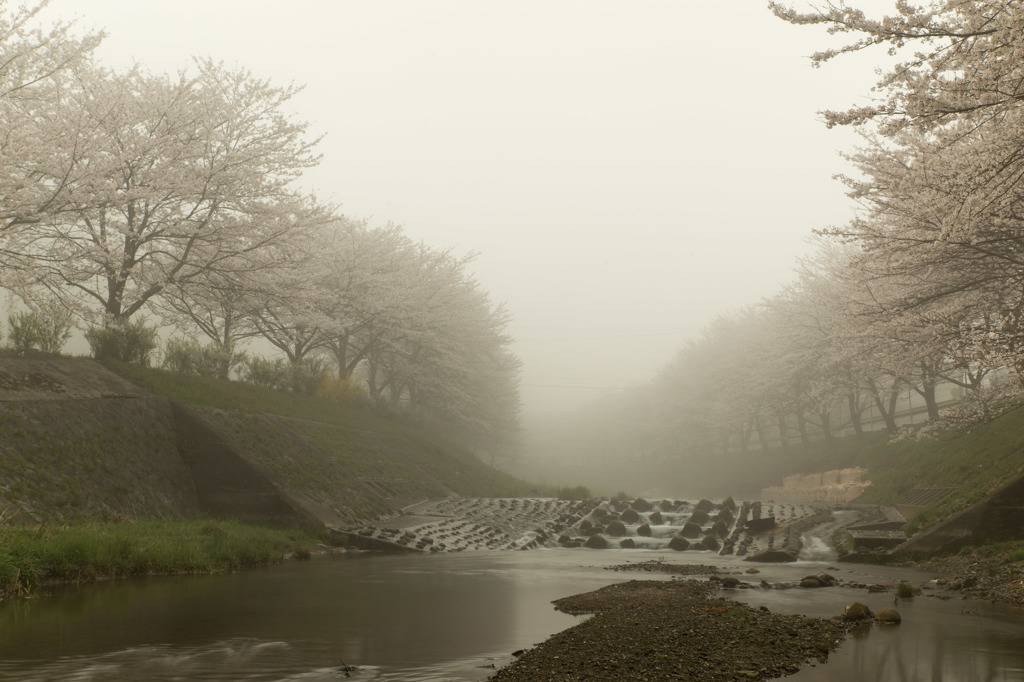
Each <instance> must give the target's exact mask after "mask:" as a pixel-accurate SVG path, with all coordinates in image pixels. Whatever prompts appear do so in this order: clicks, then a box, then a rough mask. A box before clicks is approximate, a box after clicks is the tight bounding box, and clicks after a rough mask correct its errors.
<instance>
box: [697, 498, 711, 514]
mask: <svg viewBox="0 0 1024 682" xmlns="http://www.w3.org/2000/svg"><path fill="white" fill-rule="evenodd" d="M714 508H715V503H714V502H712V501H711V500H701V501H700V502H698V503H697V511H702V512H709V511H711V510H712V509H714Z"/></svg>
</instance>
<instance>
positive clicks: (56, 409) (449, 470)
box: [0, 356, 528, 528]
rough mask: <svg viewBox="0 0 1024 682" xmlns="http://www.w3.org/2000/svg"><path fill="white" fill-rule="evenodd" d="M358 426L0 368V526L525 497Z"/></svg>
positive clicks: (345, 516)
mask: <svg viewBox="0 0 1024 682" xmlns="http://www.w3.org/2000/svg"><path fill="white" fill-rule="evenodd" d="M182 380H183V381H184V380H187V378H183V379H182ZM237 390H240V391H242V390H246V389H245V388H244V387H240V388H238V389H237ZM252 390H253V391H255V390H256V389H252ZM297 398H298V397H297ZM309 400H313V399H309ZM269 402H272V401H269ZM332 409H333V410H337V409H340V408H338V407H337V406H336V405H333V406H332ZM360 419H361V418H360ZM360 419H355V420H351V421H353V423H354V425H353V424H347V425H346V424H342V423H326V422H317V421H313V420H310V419H299V418H296V417H287V416H284V415H280V414H275V415H271V414H265V413H258V412H242V411H230V410H222V409H213V408H205V407H196V406H194V405H191V404H186V403H184V402H180V401H175V400H170V399H168V398H165V397H160V396H156V395H152V394H150V393H148V392H146V391H144V390H142V389H141V388H139V386H136V385H134V384H133V383H131V382H129V381H126V380H125V379H123V378H121V377H120V376H118V375H117V374H115V373H114V372H112V371H110V370H108V369H106V368H105V367H104V366H103V365H101V364H99V363H98V362H95V361H93V360H91V359H87V358H50V357H19V356H0V518H4V519H6V520H8V521H13V522H24V523H40V522H44V523H66V522H74V521H86V520H96V519H99V520H130V519H174V518H189V517H195V516H200V515H206V516H213V517H219V518H230V519H238V520H243V521H250V522H264V523H273V524H279V525H281V524H283V525H295V524H301V525H314V526H326V527H329V528H350V527H358V525H359V524H361V523H363V522H366V521H372V520H375V519H377V518H380V517H387V516H392V515H395V514H396V513H398V512H399V511H400V510H401V509H402V508H403V507H406V506H408V505H409V504H412V503H413V502H416V501H419V500H423V499H432V498H444V497H447V496H451V495H456V494H477V495H479V494H488V492H487V491H489V490H491V489H497V490H512V489H516V490H517V491H518V490H520V489H521V490H527V489H528V486H527V485H525V484H522V483H521V482H518V481H515V480H513V479H511V478H510V477H503V476H504V475H502V474H500V473H499V472H496V471H494V470H492V469H489V468H488V467H486V466H485V465H484V464H483V463H481V462H479V461H478V460H476V459H475V458H474V457H473V456H472V455H470V454H469V453H465V452H462V451H459V450H458V449H457V448H455V447H453V446H450V444H447V443H439V442H438V441H436V440H431V437H430V436H429V435H426V434H420V433H418V432H416V431H415V430H414V429H412V428H407V427H403V426H399V425H393V424H391V423H389V422H386V420H382V419H380V418H376V417H372V416H370V417H367V418H366V419H365V420H363V421H361V420H360ZM506 479H507V480H506Z"/></svg>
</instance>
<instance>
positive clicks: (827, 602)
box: [0, 543, 1024, 682]
mask: <svg viewBox="0 0 1024 682" xmlns="http://www.w3.org/2000/svg"><path fill="white" fill-rule="evenodd" d="M807 545H808V546H815V543H807ZM818 556H819V557H820V555H818ZM660 557H664V558H665V559H666V560H667V561H671V562H688V563H710V564H713V565H716V566H721V567H725V568H731V569H734V570H737V571H739V570H744V569H746V568H749V567H750V566H751V565H752V564H751V562H744V561H740V560H738V559H733V558H726V557H718V556H714V555H712V554H710V553H707V552H686V553H664V554H663V553H660V552H651V551H642V550H607V551H592V550H585V549H575V550H572V549H552V550H534V551H481V552H461V553H456V554H434V555H401V556H395V555H381V554H376V553H363V554H342V555H333V556H319V557H314V558H313V560H312V561H309V562H301V563H300V562H288V563H285V564H282V565H278V566H273V567H270V568H267V569H263V570H252V571H245V572H241V573H235V574H226V575H210V576H189V577H152V578H146V579H135V580H125V581H118V582H109V583H101V584H99V585H90V586H83V587H69V588H66V589H58V590H53V591H51V592H52V596H47V597H43V598H39V599H29V600H22V601H7V602H3V603H0V679H3V680H19V681H23V682H42V681H49V680H52V681H57V680H60V681H61V682H67V681H68V680H74V681H82V682H85V681H89V682H106V681H113V680H155V681H164V680H166V681H170V680H261V681H262V680H266V681H268V682H269V681H278V680H303V681H319V680H325V681H326V680H337V679H344V673H343V672H341V666H342V665H343V664H349V665H354V666H357V667H358V670H356V671H354V672H352V673H350V675H351V676H350V677H349V678H348V679H352V680H389V681H399V680H402V681H410V682H411V681H413V680H415V681H417V682H442V681H443V682H451V681H456V680H457V681H472V680H485V679H486V678H487V676H488V675H490V674H491V673H492V672H493V668H491V667H490V666H497V667H501V666H502V665H505V664H506V663H508V662H510V661H511V660H512V657H511V652H513V651H515V650H518V649H523V648H528V647H530V646H532V645H533V644H535V643H539V642H541V641H543V640H544V639H545V638H547V637H548V636H549V635H551V634H553V633H554V632H557V631H559V630H562V629H565V628H567V627H571V626H572V625H573V624H574V623H575V622H578V619H577V618H575V617H573V616H568V615H565V614H562V613H558V612H556V611H554V609H553V608H552V606H551V605H550V602H551V601H552V600H553V599H556V598H559V597H564V596H568V595H571V594H576V593H580V592H585V591H590V590H593V589H596V588H598V587H601V586H603V585H607V584H610V583H614V582H619V581H624V580H630V579H634V578H641V579H648V578H651V576H649V575H648V574H632V573H622V572H614V571H609V570H605V568H604V567H606V566H609V565H613V564H619V563H625V562H639V561H649V560H651V559H652V558H654V559H657V558H660ZM756 565H757V566H758V567H759V568H760V570H761V573H760V574H759V575H756V576H748V575H743V576H740V577H741V579H742V580H745V581H749V582H751V583H753V584H754V585H756V584H757V583H758V582H759V579H760V578H765V579H766V580H768V581H769V582H773V583H774V582H778V581H793V580H798V579H799V578H800V577H802V576H803V575H806V574H808V573H813V572H818V571H821V570H825V569H826V568H827V570H828V571H829V572H831V573H833V574H834V575H836V577H838V578H840V580H844V581H855V582H863V583H868V584H872V583H885V584H893V583H895V582H897V581H898V580H900V579H906V580H908V581H910V582H912V583H914V584H922V583H925V582H926V581H927V580H928V579H930V578H931V577H934V576H932V575H930V574H927V573H923V572H921V571H918V570H912V569H896V568H890V567H876V566H853V565H846V564H842V565H840V564H834V563H831V562H830V561H799V562H797V563H796V564H786V565H781V564H756ZM653 579H657V576H655V577H654V578H653ZM665 579H668V578H667V576H666V577H665ZM701 579H703V578H701ZM725 596H728V597H730V598H735V599H740V600H743V601H747V602H749V603H751V604H753V605H765V606H767V607H768V608H770V609H771V610H773V611H777V612H790V613H804V614H808V615H813V616H822V617H829V616H832V615H835V614H838V613H840V612H841V611H842V609H843V607H844V606H845V605H846V604H849V603H851V602H852V601H855V600H860V601H863V602H865V603H866V604H868V605H869V606H870V607H872V608H873V609H875V610H877V609H879V608H882V607H884V606H888V605H890V604H891V599H892V597H891V594H868V593H866V592H865V591H864V590H854V589H852V588H847V587H834V588H825V589H818V590H805V589H791V590H762V589H759V588H756V587H755V588H754V589H749V590H730V591H726V592H725ZM899 608H900V611H901V613H902V615H903V624H902V625H900V626H897V627H890V628H885V627H881V626H874V627H870V628H868V629H866V630H865V631H864V632H862V633H860V634H858V635H857V636H855V637H853V638H851V639H848V640H847V642H846V643H845V644H844V645H843V646H842V647H841V648H840V649H839V651H838V652H836V653H835V654H833V655H832V656H831V658H830V660H829V662H828V663H827V664H825V665H821V664H818V665H816V666H813V667H805V668H804V669H803V670H801V672H799V673H798V674H796V675H794V676H791V677H789V678H787V679H792V680H795V681H798V682H799V681H807V680H830V681H833V682H843V681H845V680H850V681H853V680H856V681H857V682H863V681H864V680H879V681H881V682H887V681H891V682H897V681H900V682H902V681H909V680H949V681H954V680H955V681H957V682H965V681H978V682H981V681H992V682H994V681H997V680H999V681H1001V680H1020V679H1024V627H1022V625H1024V617H1022V614H1021V612H1020V611H1019V610H1012V609H1010V608H1009V607H1003V606H998V605H990V604H986V603H979V602H974V601H963V600H960V599H958V598H954V599H951V600H941V599H937V598H928V597H917V598H915V599H912V600H903V601H901V603H900V605H899Z"/></svg>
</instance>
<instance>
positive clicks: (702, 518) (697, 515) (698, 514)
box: [690, 509, 708, 526]
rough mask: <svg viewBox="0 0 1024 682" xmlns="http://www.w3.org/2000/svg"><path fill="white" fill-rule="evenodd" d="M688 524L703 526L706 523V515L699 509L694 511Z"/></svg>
mask: <svg viewBox="0 0 1024 682" xmlns="http://www.w3.org/2000/svg"><path fill="white" fill-rule="evenodd" d="M690 522H691V523H696V524H699V525H701V526H703V525H704V524H705V523H707V522H708V513H707V512H706V511H702V510H700V509H697V510H694V512H693V514H691V515H690Z"/></svg>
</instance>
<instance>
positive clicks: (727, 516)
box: [718, 509, 736, 526]
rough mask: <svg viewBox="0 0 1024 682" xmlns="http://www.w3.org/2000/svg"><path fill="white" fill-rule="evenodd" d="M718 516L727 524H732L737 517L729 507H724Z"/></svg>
mask: <svg viewBox="0 0 1024 682" xmlns="http://www.w3.org/2000/svg"><path fill="white" fill-rule="evenodd" d="M718 518H719V519H720V520H722V521H725V523H726V525H729V526H731V525H732V522H733V521H735V520H736V517H735V516H734V515H733V513H732V512H731V511H729V510H728V509H723V510H722V511H720V512H718Z"/></svg>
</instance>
